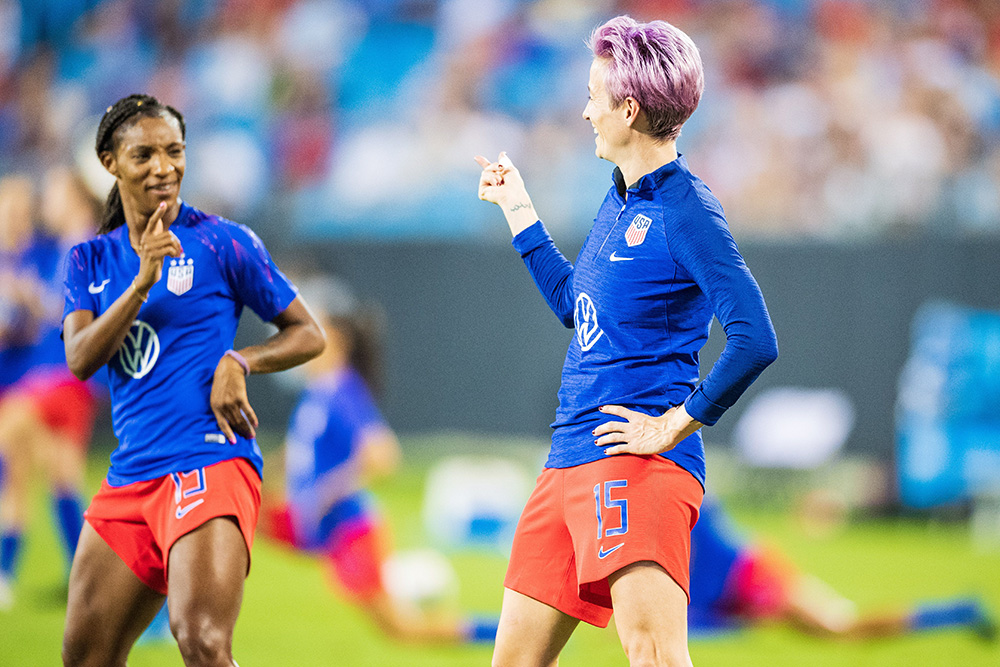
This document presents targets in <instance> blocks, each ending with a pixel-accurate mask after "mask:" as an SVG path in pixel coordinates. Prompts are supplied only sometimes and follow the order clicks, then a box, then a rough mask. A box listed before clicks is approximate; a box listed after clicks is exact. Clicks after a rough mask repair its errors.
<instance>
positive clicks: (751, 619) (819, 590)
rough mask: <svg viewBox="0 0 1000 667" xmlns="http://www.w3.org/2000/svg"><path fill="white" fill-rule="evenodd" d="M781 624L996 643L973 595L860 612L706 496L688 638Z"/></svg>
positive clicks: (856, 634) (817, 631)
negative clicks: (960, 632)
mask: <svg viewBox="0 0 1000 667" xmlns="http://www.w3.org/2000/svg"><path fill="white" fill-rule="evenodd" d="M768 622H771V623H786V624H788V625H790V626H792V627H794V628H797V629H799V630H802V631H803V632H806V633H809V634H813V635H816V636H820V637H828V638H843V639H875V638H878V637H892V636H898V635H904V634H908V633H912V632H922V631H926V630H935V629H943V628H964V629H969V630H972V631H974V632H975V633H976V634H978V635H979V636H981V637H983V638H984V639H989V640H994V639H995V638H996V634H997V628H996V625H995V623H994V622H993V620H992V619H991V618H990V615H989V613H988V612H987V611H986V609H985V608H984V607H983V605H982V604H981V603H980V602H979V601H978V600H975V599H969V598H965V599H961V598H959V599H953V600H945V601H942V602H938V603H934V604H924V605H919V606H915V607H909V608H906V609H902V610H898V611H887V612H884V613H877V614H859V613H858V611H857V609H856V608H855V605H854V603H853V602H852V601H850V600H848V599H847V598H845V597H843V596H841V595H840V594H839V593H837V592H836V591H834V590H833V589H832V588H830V587H829V586H828V585H827V584H825V583H824V582H822V581H820V580H819V579H817V578H816V577H814V576H811V575H808V574H805V573H803V572H800V571H799V570H798V569H796V568H795V566H794V565H792V563H791V562H790V561H788V559H787V558H785V557H784V556H783V555H782V554H779V553H776V552H774V551H772V550H767V549H761V548H758V547H756V546H752V545H749V544H747V543H745V541H744V540H743V539H741V538H739V537H737V534H736V531H734V530H733V528H732V527H731V525H730V522H729V518H728V517H727V516H726V513H725V510H723V508H722V507H721V505H719V502H718V501H717V500H716V499H715V498H713V497H711V496H706V497H705V500H704V502H703V504H702V506H701V515H700V517H699V518H698V523H697V524H696V525H695V527H694V530H692V531H691V607H690V610H689V614H688V623H689V626H690V632H691V634H692V635H696V634H697V635H701V636H705V635H706V634H710V633H712V632H718V631H725V630H732V629H735V628H737V627H739V626H740V625H753V624H763V623H768Z"/></svg>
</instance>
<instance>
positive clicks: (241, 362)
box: [222, 350, 250, 377]
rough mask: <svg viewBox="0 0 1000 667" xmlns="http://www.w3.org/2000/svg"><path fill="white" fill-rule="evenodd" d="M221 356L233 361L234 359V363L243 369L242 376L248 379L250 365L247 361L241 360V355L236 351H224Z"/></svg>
mask: <svg viewBox="0 0 1000 667" xmlns="http://www.w3.org/2000/svg"><path fill="white" fill-rule="evenodd" d="M222 356H224V357H232V358H233V359H235V360H236V363H238V364H239V365H240V367H241V368H243V375H244V376H247V377H249V375H250V364H248V363H247V360H246V359H244V358H243V355H242V354H240V353H239V352H237V351H236V350H226V353H225V354H224V355H222Z"/></svg>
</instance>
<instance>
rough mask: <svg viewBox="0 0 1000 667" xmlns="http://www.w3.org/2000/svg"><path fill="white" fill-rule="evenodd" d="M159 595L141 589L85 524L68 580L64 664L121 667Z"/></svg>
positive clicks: (122, 564)
mask: <svg viewBox="0 0 1000 667" xmlns="http://www.w3.org/2000/svg"><path fill="white" fill-rule="evenodd" d="M161 604H163V596H162V595H160V594H159V593H157V592H156V591H154V590H152V589H150V588H149V587H147V586H146V585H145V584H143V583H142V582H141V581H139V579H138V578H137V577H136V576H135V574H134V573H133V572H132V570H130V569H129V568H128V566H127V565H125V563H124V562H122V560H121V558H119V557H118V555H117V554H116V553H115V552H114V551H112V550H111V547H109V546H108V545H107V543H106V542H105V541H104V540H103V539H101V536H100V535H98V534H97V532H96V531H95V530H94V528H93V527H92V526H91V525H90V524H85V525H84V527H83V532H82V533H81V534H80V543H79V545H78V547H77V551H76V557H75V558H74V559H73V569H72V570H71V571H70V577H69V603H68V606H67V608H66V631H65V635H64V637H63V649H62V656H63V664H65V665H73V666H81V667H98V666H105V665H106V666H108V667H112V666H114V667H123V666H124V665H125V660H126V658H127V657H128V652H129V650H130V649H131V648H132V644H134V643H135V640H136V639H137V638H138V637H139V635H140V634H141V633H142V631H143V629H144V628H145V627H146V626H147V625H149V622H150V621H151V620H152V618H153V616H155V615H156V611H157V610H158V609H159V607H160V605H161Z"/></svg>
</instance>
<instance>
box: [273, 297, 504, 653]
mask: <svg viewBox="0 0 1000 667" xmlns="http://www.w3.org/2000/svg"><path fill="white" fill-rule="evenodd" d="M302 293H303V294H304V295H305V296H306V298H307V299H308V301H309V303H310V304H311V306H312V307H313V308H314V312H316V313H317V317H318V318H319V319H320V321H321V322H322V324H323V327H324V330H325V332H326V338H327V345H326V349H325V350H324V351H323V354H321V355H320V356H318V357H316V358H315V359H313V360H312V361H310V362H309V363H307V364H306V365H305V366H304V367H303V369H304V371H305V373H306V375H307V385H306V389H305V391H304V392H303V393H302V396H301V398H300V399H299V404H298V406H297V407H296V408H295V411H294V413H293V414H292V418H291V423H290V426H289V431H288V435H287V438H286V440H285V493H286V497H287V501H286V502H285V503H284V504H282V505H279V506H276V507H274V508H272V509H270V510H269V511H266V519H267V524H266V525H267V529H266V530H267V531H268V532H269V533H270V534H271V536H272V537H274V538H276V539H279V540H281V541H283V542H286V543H288V544H291V545H293V546H295V547H296V548H298V549H302V550H304V551H309V552H313V553H315V554H317V555H319V556H320V557H321V558H323V560H324V562H325V564H326V566H327V568H328V570H329V573H330V575H331V578H332V579H333V580H334V581H336V582H337V583H338V584H339V586H340V587H341V588H342V589H343V590H344V592H345V593H346V595H347V596H348V597H349V598H350V599H351V601H352V602H354V603H355V604H357V605H358V606H360V607H361V608H362V609H363V610H364V611H365V612H366V613H367V614H368V616H369V617H370V618H371V619H372V620H373V621H374V622H375V624H376V625H377V626H378V627H379V628H380V629H381V630H383V631H384V632H385V633H386V634H388V635H389V636H391V637H393V638H395V639H400V640H405V641H429V642H466V641H472V642H474V641H489V642H491V641H493V639H494V637H495V636H496V625H497V622H496V619H486V618H484V619H478V618H447V617H439V616H437V615H429V614H425V613H422V612H421V610H419V609H413V608H410V607H409V606H407V605H404V604H402V603H401V602H400V601H398V600H396V599H395V598H393V597H392V596H391V595H390V594H389V592H388V591H387V590H386V586H385V582H384V581H383V572H382V568H383V564H384V562H385V560H386V557H387V556H388V547H389V545H388V536H387V534H386V526H385V522H384V521H383V519H382V518H381V517H380V516H379V513H378V511H377V509H376V508H375V506H374V501H373V498H372V497H371V495H370V493H369V492H368V491H367V490H366V486H367V485H368V483H369V482H371V481H373V480H375V479H377V478H380V477H386V476H388V475H391V474H393V473H394V472H395V471H396V470H397V468H398V467H399V463H400V458H401V453H400V448H399V442H398V440H397V438H396V434H395V433H394V432H393V430H392V429H391V428H390V427H389V425H388V424H387V423H386V422H385V420H384V419H383V418H382V415H381V414H380V413H379V410H378V408H377V407H376V405H375V400H374V398H373V396H372V390H373V389H375V388H377V387H378V384H379V383H378V379H379V378H378V375H379V373H378V368H379V364H380V360H381V350H380V349H379V342H378V341H379V331H378V319H377V317H376V316H375V314H373V313H371V312H365V311H364V310H362V309H359V308H358V307H357V305H356V302H355V299H354V297H353V296H352V295H351V293H350V291H349V290H348V288H347V287H346V286H345V285H343V284H342V283H340V282H339V281H335V280H333V279H330V278H313V279H311V280H309V281H306V282H305V283H304V284H303V285H302Z"/></svg>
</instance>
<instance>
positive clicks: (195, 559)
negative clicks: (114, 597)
mask: <svg viewBox="0 0 1000 667" xmlns="http://www.w3.org/2000/svg"><path fill="white" fill-rule="evenodd" d="M249 564H250V554H249V553H248V551H247V545H246V542H245V541H244V539H243V533H241V532H240V528H239V526H238V525H237V523H236V521H235V520H234V519H233V518H232V517H219V518H216V519H211V520H210V521H207V522H206V523H204V524H202V525H201V526H199V527H198V528H196V529H195V530H193V531H191V532H190V533H188V534H187V535H184V536H183V537H181V538H180V539H179V540H177V541H176V542H175V543H174V546H173V547H172V548H171V549H170V557H169V569H168V581H169V586H170V595H169V597H168V598H167V605H168V606H169V608H170V630H171V631H172V632H173V634H174V637H176V638H177V645H178V646H179V647H180V650H181V656H182V657H183V658H184V664H185V665H187V667H221V666H225V667H233V666H234V665H235V664H236V663H235V662H234V661H233V652H232V651H233V629H234V628H235V627H236V618H237V616H239V613H240V604H241V603H242V602H243V582H244V580H245V579H246V576H247V567H248V566H249Z"/></svg>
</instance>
